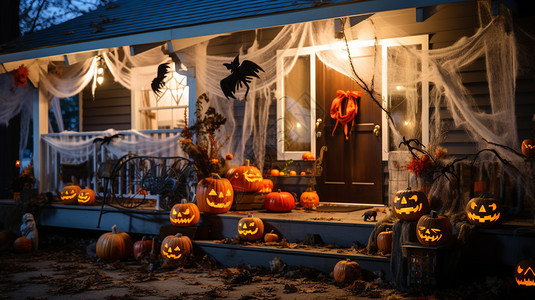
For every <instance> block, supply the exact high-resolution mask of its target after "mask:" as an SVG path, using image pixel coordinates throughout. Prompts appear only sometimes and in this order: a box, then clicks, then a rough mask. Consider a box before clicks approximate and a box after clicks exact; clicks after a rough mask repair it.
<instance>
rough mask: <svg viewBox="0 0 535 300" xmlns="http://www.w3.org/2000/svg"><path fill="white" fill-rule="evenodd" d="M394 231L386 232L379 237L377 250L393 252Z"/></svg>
mask: <svg viewBox="0 0 535 300" xmlns="http://www.w3.org/2000/svg"><path fill="white" fill-rule="evenodd" d="M392 237H393V232H392V230H388V229H387V230H386V231H383V232H381V233H379V235H377V248H379V250H381V251H383V252H384V253H390V252H392Z"/></svg>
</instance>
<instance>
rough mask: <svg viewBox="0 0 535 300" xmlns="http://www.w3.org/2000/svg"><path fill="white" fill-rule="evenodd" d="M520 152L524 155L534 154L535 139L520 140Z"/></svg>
mask: <svg viewBox="0 0 535 300" xmlns="http://www.w3.org/2000/svg"><path fill="white" fill-rule="evenodd" d="M522 154H524V155H525V156H526V157H533V156H535V141H534V140H532V139H525V140H523V141H522Z"/></svg>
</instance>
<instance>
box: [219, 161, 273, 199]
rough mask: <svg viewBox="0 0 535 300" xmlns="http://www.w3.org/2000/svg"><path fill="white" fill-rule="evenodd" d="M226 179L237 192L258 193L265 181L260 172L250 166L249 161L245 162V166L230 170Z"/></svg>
mask: <svg viewBox="0 0 535 300" xmlns="http://www.w3.org/2000/svg"><path fill="white" fill-rule="evenodd" d="M226 177H227V178H228V180H229V181H230V184H232V188H233V189H234V191H235V192H258V191H259V190H260V189H262V180H263V179H264V178H263V177H262V173H260V170H258V169H257V168H255V167H253V166H250V165H249V160H245V165H244V166H238V167H232V168H230V169H229V170H228V171H227V175H226Z"/></svg>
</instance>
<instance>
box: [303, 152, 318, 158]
mask: <svg viewBox="0 0 535 300" xmlns="http://www.w3.org/2000/svg"><path fill="white" fill-rule="evenodd" d="M301 158H302V159H303V160H315V158H314V155H313V154H312V152H309V151H307V152H305V153H303V155H302V157H301Z"/></svg>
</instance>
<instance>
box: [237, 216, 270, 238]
mask: <svg viewBox="0 0 535 300" xmlns="http://www.w3.org/2000/svg"><path fill="white" fill-rule="evenodd" d="M238 235H239V237H240V238H242V239H244V240H246V241H251V242H254V241H258V240H260V239H261V238H262V237H263V236H264V222H262V220H260V218H256V217H253V215H248V216H247V217H245V218H241V219H240V221H239V222H238Z"/></svg>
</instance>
